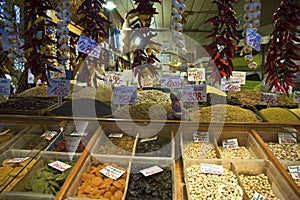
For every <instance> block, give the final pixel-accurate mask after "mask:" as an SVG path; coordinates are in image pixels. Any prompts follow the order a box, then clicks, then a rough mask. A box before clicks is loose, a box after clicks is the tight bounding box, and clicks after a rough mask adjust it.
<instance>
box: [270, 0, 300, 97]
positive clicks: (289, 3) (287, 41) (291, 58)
mask: <svg viewBox="0 0 300 200" xmlns="http://www.w3.org/2000/svg"><path fill="white" fill-rule="evenodd" d="M299 13H300V7H299V5H297V4H296V1H293V0H283V1H282V2H281V4H280V7H279V8H278V9H277V10H276V12H275V13H274V14H273V21H274V27H275V29H274V31H272V33H271V34H270V41H269V48H268V54H267V58H266V63H265V66H264V67H265V70H264V73H265V74H266V75H267V78H266V83H267V84H269V90H271V89H272V88H274V89H275V92H278V91H281V92H283V93H284V94H286V95H288V91H289V87H290V86H291V87H294V86H296V84H295V81H294V78H296V72H298V71H299V65H297V64H296V63H295V61H296V60H300V55H299V54H297V51H299V50H300V48H299V47H297V46H296V44H295V43H296V42H300V38H299V36H297V35H296V34H297V29H298V31H299V28H297V27H299V26H300V15H299Z"/></svg>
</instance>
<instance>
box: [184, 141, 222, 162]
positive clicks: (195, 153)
mask: <svg viewBox="0 0 300 200" xmlns="http://www.w3.org/2000/svg"><path fill="white" fill-rule="evenodd" d="M183 157H184V158H192V159H193V158H194V159H197V158H204V159H213V158H217V153H216V150H215V147H214V145H213V144H210V143H201V142H192V143H190V144H189V145H188V146H187V147H186V148H185V150H184V153H183Z"/></svg>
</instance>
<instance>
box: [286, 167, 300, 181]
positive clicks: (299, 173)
mask: <svg viewBox="0 0 300 200" xmlns="http://www.w3.org/2000/svg"><path fill="white" fill-rule="evenodd" d="M288 170H289V172H290V173H291V176H292V178H293V179H295V180H299V179H300V166H288Z"/></svg>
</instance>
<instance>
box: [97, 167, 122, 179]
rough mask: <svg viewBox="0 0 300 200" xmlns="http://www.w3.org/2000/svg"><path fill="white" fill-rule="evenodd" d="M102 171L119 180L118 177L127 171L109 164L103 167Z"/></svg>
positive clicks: (105, 174)
mask: <svg viewBox="0 0 300 200" xmlns="http://www.w3.org/2000/svg"><path fill="white" fill-rule="evenodd" d="M100 173H101V174H103V175H104V176H106V177H108V178H111V179H113V180H117V179H118V178H120V177H121V176H122V175H123V174H124V173H125V171H123V170H120V169H117V168H115V167H112V166H110V165H108V166H106V167H105V168H103V169H102V170H100Z"/></svg>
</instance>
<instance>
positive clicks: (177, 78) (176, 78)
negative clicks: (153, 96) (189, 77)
mask: <svg viewBox="0 0 300 200" xmlns="http://www.w3.org/2000/svg"><path fill="white" fill-rule="evenodd" d="M181 83H182V80H181V75H180V74H171V73H168V74H162V76H161V79H160V86H161V87H162V88H181Z"/></svg>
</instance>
